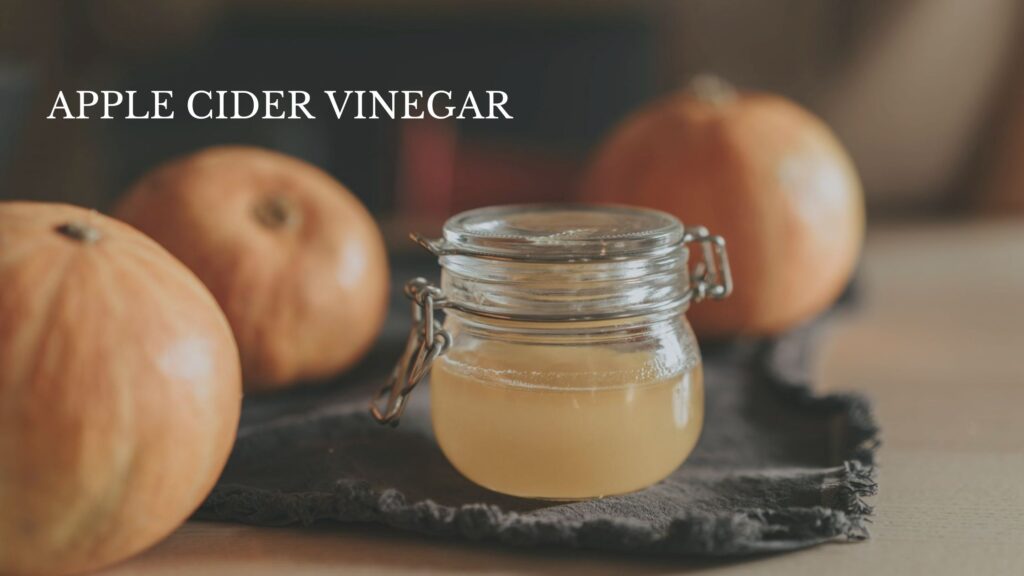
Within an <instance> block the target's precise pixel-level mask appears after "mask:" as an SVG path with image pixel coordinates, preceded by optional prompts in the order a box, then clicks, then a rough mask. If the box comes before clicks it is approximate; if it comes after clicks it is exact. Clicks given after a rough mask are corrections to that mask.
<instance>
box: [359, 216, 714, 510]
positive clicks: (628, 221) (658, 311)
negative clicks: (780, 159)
mask: <svg viewBox="0 0 1024 576" xmlns="http://www.w3.org/2000/svg"><path fill="white" fill-rule="evenodd" d="M413 239H414V240H416V241H417V242H418V243H419V244H420V245H422V246H424V247H425V248H427V249H428V250H430V251H431V252H432V253H433V254H435V255H436V256H437V257H438V260H439V262H440V264H441V285H440V286H434V285H433V284H431V283H430V282H428V281H427V280H425V279H423V278H415V279H413V280H410V281H409V282H408V283H407V284H406V287H405V294H406V296H408V297H409V299H410V300H412V319H413V323H412V329H411V330H410V333H409V340H408V343H407V346H406V350H405V353H404V354H403V356H402V359H401V360H400V361H399V363H398V366H396V368H395V370H394V372H393V373H392V375H391V378H390V379H389V380H388V382H387V383H386V384H385V385H384V386H383V387H381V389H380V391H379V392H378V394H377V396H376V398H375V399H374V401H373V402H372V403H371V407H370V412H371V414H372V415H373V417H374V418H375V419H376V420H377V421H378V422H381V423H382V424H391V425H396V424H397V423H398V420H399V419H400V418H401V415H402V412H403V410H405V407H406V405H407V402H406V400H407V397H408V395H409V393H410V392H411V391H412V390H413V388H415V387H416V385H417V383H418V382H420V381H421V380H422V379H423V378H424V377H425V376H426V375H427V373H428V372H430V373H431V381H432V383H431V418H432V420H433V426H434V435H435V437H436V438H437V443H438V445H439V446H440V448H441V450H442V452H444V454H445V456H446V457H447V458H448V460H449V461H450V462H451V464H452V466H454V467H455V468H456V469H457V470H458V471H459V472H461V473H462V474H463V475H464V476H465V477H466V478H468V479H469V480H472V481H473V482H476V483H477V484H480V485H481V486H484V487H485V488H489V489H491V490H494V491H496V492H501V493H504V494H510V495H513V496H519V497H523V498H539V499H551V500H577V499H585V498H600V497H602V496H610V495H614V494H623V493H626V492H632V491H635V490H641V489H643V488H645V487H647V486H650V485H651V484H654V483H656V482H659V481H661V480H663V479H665V478H666V477H667V476H669V475H670V474H671V473H672V472H673V471H674V470H675V469H676V468H678V467H679V466H680V464H683V461H684V460H686V458H687V457H688V456H689V455H690V453H691V452H692V451H693V449H694V447H695V446H696V444H697V440H698V438H699V437H700V432H701V427H702V425H703V423H704V422H703V421H704V381H703V371H702V368H701V358H700V350H699V348H698V346H697V341H696V338H695V337H694V335H693V331H692V330H691V329H690V324H689V323H688V322H687V321H686V316H685V312H686V310H687V308H688V307H689V305H690V302H694V301H699V300H701V299H704V298H714V299H719V298H725V297H727V296H728V295H729V293H730V292H731V291H732V277H731V275H730V273H729V261H728V258H727V255H726V252H725V240H723V239H722V238H721V237H720V236H715V235H713V234H711V233H709V232H708V231H707V230H706V229H705V228H702V227H700V226H695V227H684V226H683V225H682V223H681V222H679V220H677V219H675V218H674V217H672V216H671V215H669V214H665V213H664V212H658V211H656V210H646V209H642V208H631V207H626V206H596V205H563V206H560V205H524V206H495V207H490V208H481V209H478V210H470V211H468V212H463V213H462V214H459V215H457V216H455V217H453V218H451V219H449V220H448V222H446V223H445V225H444V236H443V238H440V239H437V240H428V239H425V238H422V237H420V236H413ZM691 249H695V250H696V254H697V255H699V256H700V257H699V258H694V259H693V260H694V261H692V262H691V259H690V251H691ZM442 314H443V315H444V321H443V323H442V322H441V321H440V318H439V316H441V315H442Z"/></svg>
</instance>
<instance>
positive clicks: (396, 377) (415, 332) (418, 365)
mask: <svg viewBox="0 0 1024 576" xmlns="http://www.w3.org/2000/svg"><path fill="white" fill-rule="evenodd" d="M405 295H406V297H408V298H409V299H410V300H412V329H411V330H410V332H409V340H408V341H407V342H406V345H405V352H403V353H402V357H401V358H400V359H399V361H398V364H397V365H396V366H395V369H394V370H393V371H392V372H391V376H390V377H389V378H388V381H387V383H386V384H384V386H382V387H381V389H380V390H379V391H378V392H377V395H376V396H375V397H374V399H373V400H372V401H371V402H370V414H371V415H373V418H374V420H376V421H377V422H379V423H380V424H391V425H392V426H397V425H398V420H399V419H400V418H401V417H402V412H404V411H405V404H406V398H407V397H408V396H409V393H410V392H412V390H413V388H415V387H416V385H417V384H419V383H420V380H422V379H423V377H424V376H426V375H427V372H429V371H430V365H431V364H432V363H433V362H434V359H436V358H437V357H438V356H440V355H441V354H443V353H444V351H445V350H447V349H448V347H449V346H451V343H452V337H451V336H450V335H449V334H448V332H447V331H446V330H445V329H444V328H441V327H439V326H436V325H435V322H436V319H435V318H434V311H435V310H436V309H438V308H443V307H444V304H445V298H444V294H443V293H442V292H441V289H440V288H438V287H436V286H434V285H432V284H431V283H430V282H428V281H427V280H426V279H424V278H414V279H412V280H410V281H409V282H407V283H406V284H405ZM382 398H387V403H386V404H385V406H384V409H383V410H381V409H380V408H379V407H378V403H379V402H380V400H381V399H382Z"/></svg>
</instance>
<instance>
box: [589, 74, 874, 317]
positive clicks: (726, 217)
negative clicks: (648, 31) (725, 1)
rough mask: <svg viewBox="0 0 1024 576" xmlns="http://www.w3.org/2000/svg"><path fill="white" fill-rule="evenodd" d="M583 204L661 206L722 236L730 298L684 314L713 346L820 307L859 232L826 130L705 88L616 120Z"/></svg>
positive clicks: (707, 83) (841, 154) (755, 97)
mask: <svg viewBox="0 0 1024 576" xmlns="http://www.w3.org/2000/svg"><path fill="white" fill-rule="evenodd" d="M582 198H583V199H584V200H585V201H593V202H619V203H628V204H638V205H641V206H648V207H653V208H659V209H661V210H665V211H667V212H670V213H672V214H674V215H675V216H677V217H678V218H679V219H680V220H682V221H683V223H684V224H686V223H689V224H694V225H697V224H699V225H703V226H706V227H707V228H708V229H710V230H711V231H712V232H713V233H715V234H720V235H722V236H723V237H725V240H726V242H727V244H728V252H729V259H730V261H731V263H732V271H733V278H734V280H735V291H734V292H733V295H732V296H731V297H730V298H728V299H726V300H721V301H705V302H702V303H700V304H697V305H695V306H694V307H693V308H692V309H691V311H690V312H688V314H687V316H688V318H689V319H690V321H691V323H692V324H693V326H694V329H695V330H696V331H697V333H699V334H702V335H705V336H712V337H720V336H730V335H736V334H753V335H756V334H770V333H775V332H779V331H781V330H784V329H786V328H789V327H792V326H794V325H796V324H799V323H801V322H803V321H805V320H807V319H808V318H810V317H811V316H813V315H815V314H817V313H819V312H821V311H823V310H824V309H826V308H827V307H828V306H829V305H830V304H832V303H833V302H834V301H835V299H836V298H837V297H838V296H839V294H840V293H841V291H842V290H843V288H844V287H845V285H846V284H847V283H848V282H849V280H850V277H851V275H852V273H853V271H854V268H855V266H856V262H857V259H858V257H859V254H860V249H861V244H862V241H863V234H864V200H863V193H862V190H861V185H860V181H859V179H858V177H857V173H856V171H855V169H854V167H853V164H852V162H851V161H850V158H849V156H848V155H847V153H846V151H845V150H844V149H843V147H842V145H841V144H840V143H839V141H838V140H837V139H836V137H835V136H834V135H833V134H832V132H831V131H830V130H829V128H828V127H827V126H826V125H825V124H824V123H823V122H821V121H820V120H819V119H818V118H816V117H814V116H813V115H811V114H810V113H809V112H807V111H806V110H804V109H802V108H801V107H799V106H797V105H796V104H794V103H793V102H790V101H789V100H786V99H784V98H782V97H779V96H774V95H770V94H758V93H748V94H740V93H736V92H734V91H732V89H731V88H730V87H729V86H727V85H725V84H724V83H722V82H721V81H717V80H714V79H702V80H700V81H699V82H697V83H695V84H693V85H692V86H691V88H689V89H687V90H685V91H682V92H679V93H676V94H673V95H670V96H668V97H667V98H664V99H663V100H660V101H658V102H655V103H653V104H651V105H649V106H647V107H646V108H643V109H642V110H640V111H639V112H637V113H635V114H634V115H633V116H631V117H630V118H628V119H627V120H626V121H625V122H623V124H622V125H621V126H619V127H618V128H617V129H616V130H615V131H614V132H613V133H612V135H611V136H610V137H609V138H608V140H607V141H606V142H605V144H604V145H603V147H602V148H601V149H600V151H599V152H598V154H597V155H596V157H595V159H594V161H593V163H592V165H591V166H590V168H589V171H588V173H587V175H586V180H585V182H584V185H583V190H582Z"/></svg>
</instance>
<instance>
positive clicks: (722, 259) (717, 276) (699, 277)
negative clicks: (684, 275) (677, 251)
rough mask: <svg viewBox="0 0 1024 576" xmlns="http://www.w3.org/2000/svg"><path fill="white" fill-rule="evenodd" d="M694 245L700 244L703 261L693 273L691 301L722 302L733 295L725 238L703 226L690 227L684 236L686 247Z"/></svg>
mask: <svg viewBox="0 0 1024 576" xmlns="http://www.w3.org/2000/svg"><path fill="white" fill-rule="evenodd" d="M692 243H698V244H700V247H701V255H702V258H703V261H702V262H699V263H697V265H696V266H695V267H694V269H693V271H692V273H691V277H692V278H693V280H691V282H690V298H691V300H692V301H694V302H700V301H701V300H704V299H705V298H712V299H714V300H721V299H722V298H725V297H727V296H728V295H729V294H732V271H731V270H730V269H729V255H728V254H727V253H726V251H725V238H722V237H721V236H717V235H715V234H711V233H710V232H708V229H707V228H705V227H703V226H694V227H692V228H689V227H688V228H687V229H686V233H685V234H684V235H683V244H684V245H685V244H692Z"/></svg>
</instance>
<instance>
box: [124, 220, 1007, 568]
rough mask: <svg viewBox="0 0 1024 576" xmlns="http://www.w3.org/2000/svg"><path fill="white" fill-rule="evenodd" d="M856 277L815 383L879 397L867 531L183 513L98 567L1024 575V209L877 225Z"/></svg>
mask: <svg viewBox="0 0 1024 576" xmlns="http://www.w3.org/2000/svg"><path fill="white" fill-rule="evenodd" d="M864 279H865V283H864V284H865V295H864V296H865V297H864V304H863V306H862V308H861V309H860V310H857V311H856V312H854V313H851V314H849V315H848V317H846V318H844V319H842V320H841V321H840V322H838V323H837V325H836V327H835V329H834V330H832V331H831V333H830V334H829V335H828V336H827V339H828V340H827V342H826V343H825V346H824V351H823V352H824V353H823V355H822V358H821V362H820V365H819V367H818V370H819V373H820V375H821V378H820V382H821V385H822V388H823V389H826V390H860V391H863V392H865V393H867V394H869V395H870V396H871V397H872V398H873V399H874V400H875V402H876V406H877V412H878V417H879V420H880V422H881V425H882V429H883V441H884V445H883V448H882V451H881V473H880V478H879V481H880V489H881V492H880V494H879V495H878V496H877V497H875V498H874V499H873V501H872V503H873V504H874V505H875V507H876V517H875V519H874V523H873V525H872V534H873V537H872V539H871V540H869V541H867V542H864V543H837V544H830V545H826V546H820V547H817V548H814V549H810V550H806V551H801V552H796V553H791V554H783V555H779V556H772V557H766V558H759V559H756V560H752V561H745V562H732V563H706V562H694V561H668V560H657V561H651V560H637V559H630V558H624V557H619V556H611V555H602V554H595V553H588V552H565V553H555V552H527V551H517V550H507V549H503V548H498V547H495V546H486V545H467V544H462V543H456V542H450V541H441V540H436V539H430V538H425V537H420V536H415V535H408V534H403V533H400V532H396V531H391V530H387V529H384V528H379V527H374V526H366V525H342V526H332V527H325V528H316V529H296V528H278V529H269V528H254V527H248V526H239V525H229V524H212V523H199V522H190V523H188V524H186V525H185V526H183V527H182V528H181V529H179V530H178V531H177V532H176V533H175V534H173V535H172V536H171V537H170V538H168V539H167V540H166V541H164V542H163V543H161V544H159V545H157V546H156V547H155V548H153V549H151V550H149V551H148V552H146V553H144V554H143V555H141V556H139V557H137V558H135V559H133V560H130V561H128V562H126V563H124V564H122V565H120V566H118V567H116V568H114V569H113V570H110V571H108V572H105V574H110V575H115V574H116V575H118V576H127V575H164V574H191V575H197V576H200V575H206V574H209V575H218V576H230V575H234V574H240V575H245V576H262V575H270V574H275V575H276V574H418V575H423V574H449V573H460V574H461V573H465V574H469V573H486V574H512V573H551V574H676V573H679V574H687V573H694V572H702V571H706V572H709V573H714V574H716V575H717V574H752V573H757V574H786V575H794V576H796V575H802V574H807V575H813V576H819V575H821V574H829V575H840V576H841V575H846V574H849V575H854V574H856V575H859V576H862V575H864V574H872V575H883V574H899V575H909V574H937V575H941V574H985V575H987V574H1024V415H1022V410H1024V222H992V221H986V222H969V223H952V224H916V225H900V226H895V225H889V226H881V227H878V228H875V229H873V230H872V231H871V232H870V234H869V237H868V242H867V248H866V256H865V259H864Z"/></svg>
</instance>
